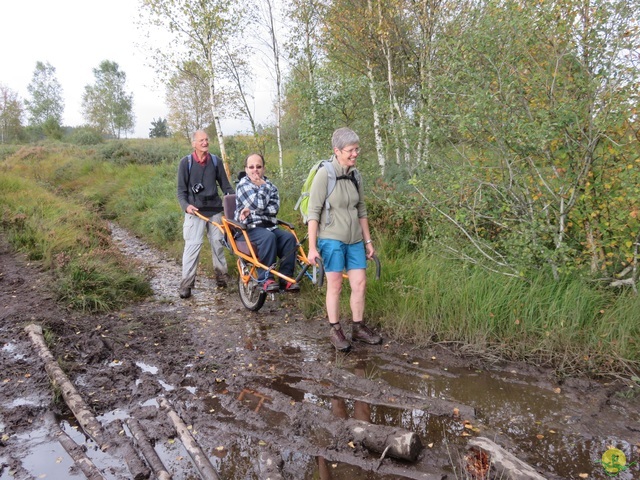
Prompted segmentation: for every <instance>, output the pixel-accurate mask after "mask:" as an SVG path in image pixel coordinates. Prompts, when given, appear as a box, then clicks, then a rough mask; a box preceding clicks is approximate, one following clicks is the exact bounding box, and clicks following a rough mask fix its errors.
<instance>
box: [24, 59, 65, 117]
mask: <svg viewBox="0 0 640 480" xmlns="http://www.w3.org/2000/svg"><path fill="white" fill-rule="evenodd" d="M27 91H28V92H29V94H30V95H31V99H28V100H25V105H26V107H27V111H28V112H29V124H30V125H33V126H42V125H43V124H44V123H45V122H46V121H47V120H49V121H53V122H55V123H56V124H57V125H60V124H61V123H62V113H63V112H64V100H63V98H62V86H61V85H60V82H58V79H57V78H56V69H55V67H53V66H52V65H51V64H50V63H49V62H46V63H43V62H36V68H35V70H34V72H33V77H32V79H31V83H29V85H28V86H27Z"/></svg>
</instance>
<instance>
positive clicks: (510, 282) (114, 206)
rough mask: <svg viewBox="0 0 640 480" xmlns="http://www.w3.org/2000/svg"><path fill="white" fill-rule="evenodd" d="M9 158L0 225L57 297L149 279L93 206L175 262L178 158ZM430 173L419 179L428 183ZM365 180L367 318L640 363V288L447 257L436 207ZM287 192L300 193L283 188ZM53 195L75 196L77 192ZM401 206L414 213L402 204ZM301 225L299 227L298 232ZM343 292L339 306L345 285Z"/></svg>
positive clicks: (602, 366)
mask: <svg viewBox="0 0 640 480" xmlns="http://www.w3.org/2000/svg"><path fill="white" fill-rule="evenodd" d="M156 142H159V143H160V145H163V144H164V142H160V141H159V140H153V141H151V140H142V141H140V142H139V145H140V146H141V145H147V146H148V149H149V150H154V149H156V148H160V147H158V146H155V147H154V146H153V144H154V143H156ZM18 155H19V156H20V161H12V159H9V162H8V164H10V165H11V167H5V170H6V171H7V172H9V174H8V175H4V176H3V177H2V178H1V179H0V202H1V203H0V204H2V205H4V210H3V212H2V228H3V230H4V231H5V232H7V235H8V237H9V238H10V239H11V241H12V243H13V244H14V245H15V246H16V248H20V249H23V250H24V251H25V252H27V253H28V255H29V256H30V258H32V259H38V260H39V261H41V262H42V263H43V264H44V265H48V266H50V268H52V269H53V270H54V272H56V275H59V277H58V278H60V280H59V281H58V284H59V295H60V298H61V299H62V300H63V301H64V302H65V303H67V304H70V305H74V306H75V307H76V308H85V309H96V308H102V309H104V308H115V303H114V302H115V301H116V300H117V299H118V296H117V294H116V293H114V292H115V291H114V290H113V286H114V285H115V286H116V288H117V289H118V290H117V291H120V292H121V293H120V295H121V297H120V298H124V297H123V296H124V295H128V296H131V295H142V294H143V293H142V292H143V291H144V285H143V284H139V283H138V280H136V279H135V278H132V277H130V276H129V275H132V273H131V272H132V270H130V269H131V268H132V266H131V265H128V266H127V268H123V267H122V260H121V259H120V257H119V254H118V253H117V251H116V250H115V249H113V248H112V247H111V244H110V239H109V235H108V230H107V228H106V226H105V224H104V223H103V221H102V220H100V219H99V218H98V217H97V216H96V215H95V214H93V213H92V212H93V211H94V209H95V210H98V209H99V211H100V212H101V213H103V215H104V216H107V217H108V218H111V219H114V220H115V221H117V222H118V223H119V224H121V225H122V226H124V227H126V228H128V229H130V230H131V231H133V232H134V233H135V234H136V235H139V236H140V237H141V238H144V239H145V240H146V241H148V242H150V243H152V244H154V245H156V246H158V247H160V248H162V249H164V250H165V251H168V252H169V253H170V254H171V255H173V256H174V257H175V258H176V259H178V258H179V257H180V254H181V252H182V246H183V241H182V238H181V226H182V219H183V213H182V212H180V209H179V208H178V205H177V201H176V200H175V175H176V172H175V170H176V166H177V164H176V162H175V161H174V162H172V163H168V162H157V163H146V164H140V163H126V164H116V163H114V162H112V161H106V160H100V159H96V158H95V156H94V155H92V154H91V152H89V151H85V150H82V149H77V148H76V149H70V148H68V147H56V148H55V149H54V148H53V147H48V149H42V148H30V149H24V150H23V151H21V153H20V152H19V153H17V154H16V155H15V156H16V157H17V156H18ZM294 156H295V155H294ZM292 161H293V159H292V158H290V159H289V160H288V162H292ZM302 163H304V160H301V161H300V163H299V164H295V165H293V166H292V167H290V168H289V169H288V170H287V178H297V179H298V182H297V183H298V185H297V186H295V187H293V186H291V187H290V186H289V185H287V184H288V183H295V182H285V184H284V185H282V187H283V188H282V192H283V195H282V206H281V214H282V215H280V216H281V217H282V218H283V219H285V220H292V218H291V217H293V218H294V219H295V218H297V217H298V215H297V214H296V212H294V211H293V203H294V202H295V199H296V198H297V193H298V192H299V188H300V185H301V182H302V181H303V179H304V176H302V175H301V176H299V177H297V176H296V175H297V173H295V172H297V169H302V167H301V166H300V165H301V164H302ZM14 169H15V172H14ZM305 170H308V167H305ZM303 171H304V170H303ZM17 172H20V175H17V174H16V173H17ZM36 175H37V179H38V180H37V181H39V182H41V183H40V184H41V185H50V186H51V187H52V190H54V191H55V192H56V195H54V194H50V193H46V192H45V191H43V190H42V189H36V190H35V192H36V196H35V198H34V197H33V195H32V194H33V192H34V190H33V189H28V188H27V186H28V185H31V184H33V181H34V179H35V178H36ZM436 179H440V180H441V181H443V180H444V181H446V180H447V179H448V177H446V176H444V174H443V175H432V181H434V182H435V181H436ZM367 180H368V179H367V178H365V181H367ZM426 181H427V180H426V177H425V178H423V179H422V180H421V182H423V186H424V182H426ZM368 185H369V187H368V190H367V192H368V193H367V198H368V199H369V200H368V205H369V210H370V216H371V218H370V220H371V224H372V226H373V228H372V231H373V233H374V235H375V237H374V238H375V245H376V249H377V252H378V255H379V257H380V258H381V261H382V265H383V269H382V279H381V280H380V281H376V280H374V279H373V278H372V276H373V275H372V273H373V272H372V271H368V277H369V281H368V284H367V300H366V302H367V305H366V310H365V311H366V316H367V318H368V320H370V321H372V322H377V323H382V324H384V328H385V330H386V331H387V332H390V333H391V334H392V335H393V336H394V337H397V338H408V339H411V340H412V341H413V342H417V343H425V344H426V343H430V342H443V343H451V344H453V345H460V347H461V349H462V350H463V351H464V352H467V353H479V354H490V355H493V356H500V357H503V358H511V359H523V360H527V361H529V362H532V363H536V364H546V365H553V366H555V367H556V369H557V371H558V373H560V374H572V373H576V372H589V373H591V374H595V375H600V374H614V373H616V372H617V373H620V372H623V373H625V374H627V373H629V372H630V371H631V370H634V369H635V370H637V369H638V367H639V366H640V344H639V343H638V341H637V338H638V337H639V334H640V331H639V328H640V326H639V325H638V322H637V311H638V308H639V307H640V297H638V296H635V295H633V294H632V293H631V292H619V291H615V290H612V289H605V288H600V287H599V285H597V284H594V283H591V282H588V281H586V280H585V279H584V278H582V277H581V276H579V275H577V274H576V273H575V272H573V273H567V274H565V275H563V276H562V277H561V278H560V280H555V279H554V278H553V277H552V276H551V275H550V274H549V273H548V272H547V271H545V270H543V269H541V270H539V271H538V272H535V273H534V274H531V275H530V276H529V278H528V280H524V279H523V278H518V277H507V276H504V275H502V274H496V273H491V272H488V271H487V270H486V269H484V268H481V267H480V266H477V265H476V266H474V265H469V264H463V263H461V262H459V261H457V260H454V259H444V258H443V257H442V256H441V255H439V254H437V253H436V252H439V250H438V249H437V248H434V244H436V243H438V242H441V243H442V244H446V242H449V243H451V244H453V243H454V242H457V241H458V240H457V239H456V237H455V235H452V234H451V230H447V229H446V228H445V227H446V226H447V224H444V226H443V225H442V224H439V223H438V222H435V221H434V217H437V215H436V212H435V210H434V207H433V205H430V204H428V203H427V202H425V201H424V199H423V198H422V197H421V196H419V195H416V192H417V190H416V189H415V187H414V186H413V185H412V182H404V183H400V184H397V185H391V184H389V183H386V182H382V181H381V180H379V181H377V182H373V181H371V182H370V183H369V184H368ZM289 189H294V191H295V192H296V194H295V195H293V196H291V195H287V193H286V192H288V191H289ZM412 192H413V193H412ZM59 195H72V196H73V200H72V199H70V198H65V197H61V196H59ZM401 202H402V203H401ZM407 204H409V205H412V207H411V208H412V209H410V210H406V209H404V208H402V207H403V206H404V205H407ZM81 205H82V206H84V208H81V207H80V206H81ZM69 212H73V213H69ZM450 213H451V214H452V215H455V214H456V212H455V211H453V210H452V211H451V212H450ZM456 218H459V219H461V218H462V216H459V217H456ZM449 228H451V227H449ZM298 232H299V234H301V236H304V233H305V229H304V228H300V229H299V230H298ZM205 250H206V249H205ZM203 253H206V252H203ZM206 260H208V259H203V266H204V267H205V268H207V262H206ZM105 262H106V263H107V264H106V265H105ZM109 262H113V263H109ZM113 265H116V267H114V266H113ZM370 270H372V269H370ZM115 271H118V272H122V274H121V275H117V274H116V273H115ZM105 276H106V277H105ZM305 288H311V287H310V286H308V285H307V286H305ZM141 289H142V290H141ZM123 290H125V292H126V293H123V292H122V291H123ZM345 290H347V291H346V292H345V294H344V295H343V298H342V302H343V305H342V307H343V308H344V309H345V311H346V309H347V308H348V301H349V295H348V287H347V286H346V285H345ZM74 292H75V293H74ZM306 293H307V292H306V290H305V292H303V296H302V297H301V299H300V302H301V308H302V309H303V310H304V313H305V314H306V315H308V316H309V317H313V316H316V315H322V314H323V309H324V306H323V297H322V295H317V294H311V293H310V292H309V293H310V294H309V295H307V294H306ZM636 375H637V374H636Z"/></svg>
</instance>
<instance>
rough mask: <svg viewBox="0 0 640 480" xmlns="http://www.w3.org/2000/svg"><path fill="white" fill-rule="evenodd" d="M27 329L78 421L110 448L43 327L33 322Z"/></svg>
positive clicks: (103, 446) (50, 374) (98, 423)
mask: <svg viewBox="0 0 640 480" xmlns="http://www.w3.org/2000/svg"><path fill="white" fill-rule="evenodd" d="M25 331H26V332H27V333H28V334H29V338H30V339H31V342H32V343H33V345H34V346H35V348H36V351H37V353H38V355H39V356H40V358H41V359H42V361H43V362H44V368H45V370H46V371H47V374H48V375H49V378H50V379H51V381H52V382H53V383H54V384H55V385H57V386H58V387H59V388H60V391H61V392H62V398H63V399H64V401H65V403H66V404H67V405H68V407H69V409H70V410H71V412H72V413H73V415H74V416H75V417H76V419H77V420H78V423H79V424H80V426H81V427H82V429H83V430H84V432H85V433H86V434H87V435H88V436H89V437H91V438H92V439H93V440H94V441H95V442H96V444H97V445H98V446H99V447H100V448H101V449H102V450H106V449H107V448H108V444H107V442H106V436H105V434H104V431H103V429H102V425H101V424H100V422H98V420H97V419H96V417H95V416H94V415H93V413H91V410H89V407H88V406H87V405H86V403H85V402H84V400H83V399H82V397H81V396H80V394H79V393H78V391H77V390H76V388H75V387H74V386H73V384H72V383H71V382H70V381H69V379H68V378H67V376H66V374H65V373H64V372H63V371H62V369H61V368H60V366H59V365H58V362H56V360H55V358H53V355H52V354H51V352H50V351H49V349H48V348H47V344H46V343H45V341H44V337H43V335H42V328H41V327H40V326H39V325H34V324H31V325H27V326H26V327H25Z"/></svg>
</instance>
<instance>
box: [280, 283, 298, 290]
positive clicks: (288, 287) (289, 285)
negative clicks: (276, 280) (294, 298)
mask: <svg viewBox="0 0 640 480" xmlns="http://www.w3.org/2000/svg"><path fill="white" fill-rule="evenodd" d="M283 290H284V291H285V292H299V291H300V284H299V283H291V282H287V283H286V284H285V285H284V288H283Z"/></svg>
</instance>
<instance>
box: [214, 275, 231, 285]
mask: <svg viewBox="0 0 640 480" xmlns="http://www.w3.org/2000/svg"><path fill="white" fill-rule="evenodd" d="M228 284H229V274H228V273H219V274H217V275H216V286H217V287H218V288H227V285H228Z"/></svg>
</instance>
